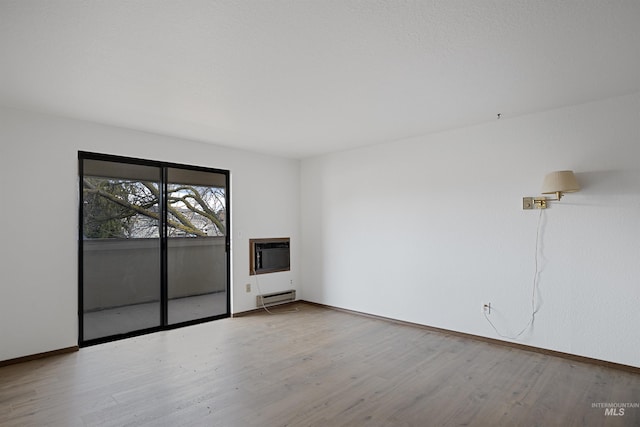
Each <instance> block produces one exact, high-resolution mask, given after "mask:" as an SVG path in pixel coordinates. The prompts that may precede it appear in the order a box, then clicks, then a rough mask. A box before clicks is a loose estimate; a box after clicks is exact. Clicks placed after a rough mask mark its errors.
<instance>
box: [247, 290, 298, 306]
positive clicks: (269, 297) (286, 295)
mask: <svg viewBox="0 0 640 427" xmlns="http://www.w3.org/2000/svg"><path fill="white" fill-rule="evenodd" d="M295 300H296V291H295V290H293V289H290V290H288V291H281V292H273V293H270V294H262V295H258V296H256V305H257V306H258V307H263V306H265V307H266V306H270V305H275V304H282V303H284V302H289V301H295Z"/></svg>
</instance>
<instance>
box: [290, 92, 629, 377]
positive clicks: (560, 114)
mask: <svg viewBox="0 0 640 427" xmlns="http://www.w3.org/2000/svg"><path fill="white" fill-rule="evenodd" d="M503 113H504V114H503V118H502V119H500V120H496V121H494V122H491V123H489V124H485V125H481V126H475V127H469V128H465V129H459V130H454V131H448V132H443V133H439V134H436V135H430V136H424V137H420V138H414V139H411V140H406V141H401V142H396V143H388V144H383V145H379V146H375V147H369V148H362V149H358V150H354V151H348V152H342V153H335V154H330V155H326V156H321V157H317V158H311V159H306V160H303V161H302V164H301V180H302V181H301V182H302V184H301V191H302V193H301V194H302V195H301V203H302V205H301V206H302V209H301V224H302V225H301V230H302V231H301V233H302V234H301V239H302V242H303V247H302V259H303V263H302V282H303V296H304V298H305V299H307V300H310V301H315V302H319V303H324V304H329V305H333V306H337V307H343V308H347V309H351V310H357V311H362V312H367V313H372V314H376V315H380V316H387V317H391V318H395V319H400V320H404V321H410V322H415V323H420V324H425V325H431V326H435V327H440V328H446V329H450V330H455V331H461V332H465V333H470V334H476V335H482V336H487V337H492V338H499V337H498V336H497V335H496V333H495V332H494V331H493V330H492V328H491V326H490V325H489V324H488V322H487V321H486V320H485V319H484V317H483V315H482V313H481V305H482V303H483V302H491V303H492V306H493V308H494V310H493V312H492V314H491V318H492V319H493V321H494V322H495V324H496V326H497V327H498V329H499V330H500V331H501V333H503V334H505V335H508V334H514V333H516V332H517V331H519V330H520V329H521V328H523V327H524V326H525V325H526V323H527V321H528V319H529V317H530V313H531V308H530V307H531V293H532V278H533V275H534V252H535V251H534V247H535V237H536V224H537V220H538V214H539V212H540V211H523V210H522V208H521V202H522V197H523V196H535V195H539V190H540V186H541V184H542V179H543V177H544V175H545V174H546V173H547V172H550V171H554V170H563V169H573V170H574V171H575V172H576V173H577V178H578V180H579V182H580V183H581V185H582V187H583V190H582V191H581V192H579V193H574V194H568V195H566V196H565V198H564V199H563V200H562V201H561V202H560V203H555V204H553V205H552V206H551V208H550V209H547V210H546V211H545V212H544V216H543V221H542V225H541V248H540V253H541V258H540V262H541V274H540V280H539V302H540V309H539V312H538V314H537V316H536V320H535V324H534V327H533V329H532V330H530V331H528V332H526V333H525V334H523V335H522V336H521V337H520V339H519V340H518V342H521V343H523V344H527V345H532V346H537V347H541V348H546V349H552V350H556V351H561V352H568V353H573V354H577V355H581V356H587V357H593V358H598V359H603V360H608V361H612V362H617V363H623V364H627V365H632V366H636V367H640V329H639V328H638V325H640V165H639V160H640V94H633V95H629V96H624V97H619V98H613V99H607V100H603V101H600V102H595V103H590V104H585V105H578V106H572V107H568V108H564V109H559V110H554V111H548V112H544V113H539V114H533V115H528V116H522V117H517V118H511V119H510V118H508V112H503ZM487 114H492V112H487Z"/></svg>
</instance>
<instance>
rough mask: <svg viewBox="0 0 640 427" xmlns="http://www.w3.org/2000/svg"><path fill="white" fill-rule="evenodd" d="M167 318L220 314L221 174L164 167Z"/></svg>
mask: <svg viewBox="0 0 640 427" xmlns="http://www.w3.org/2000/svg"><path fill="white" fill-rule="evenodd" d="M167 207H168V209H167V225H168V228H167V230H168V233H167V254H168V256H167V267H168V269H167V279H168V280H167V284H168V303H169V304H168V323H169V324H176V323H181V322H186V321H190V320H195V319H200V318H203V317H211V316H219V315H222V314H225V313H226V312H227V310H228V308H227V299H228V292H227V271H226V267H225V265H226V264H225V263H226V252H227V245H226V242H227V227H226V222H227V219H226V176H225V175H224V174H222V173H214V172H203V171H196V170H188V169H178V168H168V169H167Z"/></svg>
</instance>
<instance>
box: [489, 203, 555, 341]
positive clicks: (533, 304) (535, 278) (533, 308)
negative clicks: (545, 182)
mask: <svg viewBox="0 0 640 427" xmlns="http://www.w3.org/2000/svg"><path fill="white" fill-rule="evenodd" d="M543 212H544V209H540V214H539V215H538V226H537V227H536V253H535V257H534V258H535V270H534V271H535V272H534V274H533V289H532V291H531V318H530V319H529V322H527V324H526V325H525V327H524V328H522V330H521V331H520V332H518V333H517V334H516V335H515V336H508V335H503V334H501V333H500V332H498V328H496V326H495V325H494V324H493V322H492V321H491V319H489V316H487V311H486V310H485V311H484V312H483V314H484V318H485V319H487V322H489V324H490V325H491V327H492V328H493V330H494V331H496V334H498V335H499V336H501V337H502V338H507V339H510V340H515V339H518V338H519V337H520V335H522V334H523V333H524V331H526V330H527V329H528V328H529V326H532V325H533V322H534V320H535V318H536V313H537V312H538V308H537V307H536V294H537V293H538V277H539V276H540V266H539V262H538V252H539V251H540V226H541V224H542V213H543Z"/></svg>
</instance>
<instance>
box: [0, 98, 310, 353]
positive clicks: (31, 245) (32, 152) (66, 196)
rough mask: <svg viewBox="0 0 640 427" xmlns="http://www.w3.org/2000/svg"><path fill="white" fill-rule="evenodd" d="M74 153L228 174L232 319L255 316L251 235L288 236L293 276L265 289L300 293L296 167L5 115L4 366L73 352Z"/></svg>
mask: <svg viewBox="0 0 640 427" xmlns="http://www.w3.org/2000/svg"><path fill="white" fill-rule="evenodd" d="M78 150H83V151H93V152H99V153H106V154H116V155H122V156H131V157H139V158H146V159H151V160H161V161H169V162H175V163H184V164H191V165H198V166H205V167H212V168H220V169H228V170H230V171H231V188H232V193H231V208H232V209H231V221H232V222H231V226H232V229H233V231H232V232H233V235H232V236H233V237H232V247H233V265H232V270H233V283H232V286H233V295H232V311H233V312H240V311H245V310H250V309H253V308H255V295H256V292H255V287H254V292H252V293H245V290H244V284H245V283H249V282H250V278H249V259H248V258H249V238H252V237H284V236H290V237H291V245H292V254H291V257H292V259H291V264H292V269H291V271H290V272H282V273H274V274H269V275H263V276H261V278H260V286H261V288H262V291H263V292H270V291H275V290H281V289H289V288H294V289H296V290H298V291H299V290H300V289H299V287H298V285H299V280H298V278H299V274H300V273H299V272H300V269H299V261H298V250H297V249H296V247H299V194H300V191H299V161H297V160H290V159H282V158H276V157H270V156H263V155H259V154H253V153H248V152H243V151H236V150H231V149H226V148H222V147H217V146H213V145H209V144H203V143H198V142H193V141H186V140H183V139H178V138H171V137H166V136H160V135H154V134H150V133H144V132H137V131H131V130H126V129H121V128H116V127H111V126H103V125H98V124H93V123H87V122H81V121H74V120H67V119H61V118H56V117H52V116H46V115H39V114H33V113H27V112H21V111H17V110H11V109H0V178H1V180H0V182H2V184H3V187H4V191H3V197H2V200H3V201H2V206H1V207H0V224H2V232H1V236H2V238H1V239H0V360H7V359H12V358H15V357H21V356H25V355H30V354H35V353H40V352H46V351H51V350H56V349H59V348H65V347H69V346H74V345H76V344H77V335H78V320H77V310H78V305H77V298H78V297H77V287H78V280H77V275H78V273H77V235H78V231H77V227H78V181H77V180H78V178H77V172H78V166H77V165H78V161H77V157H78V155H77V152H78ZM251 280H253V279H251ZM251 283H254V282H253V281H252V282H251Z"/></svg>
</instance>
